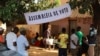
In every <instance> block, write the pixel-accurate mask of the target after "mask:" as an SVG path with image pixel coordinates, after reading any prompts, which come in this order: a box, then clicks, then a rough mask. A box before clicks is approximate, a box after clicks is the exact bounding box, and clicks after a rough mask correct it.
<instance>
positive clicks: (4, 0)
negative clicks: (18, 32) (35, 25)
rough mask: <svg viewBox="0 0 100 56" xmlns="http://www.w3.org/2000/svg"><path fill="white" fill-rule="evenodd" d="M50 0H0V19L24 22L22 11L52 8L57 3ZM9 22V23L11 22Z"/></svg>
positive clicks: (7, 21)
mask: <svg viewBox="0 0 100 56" xmlns="http://www.w3.org/2000/svg"><path fill="white" fill-rule="evenodd" d="M50 1H51V0H38V2H37V3H35V0H0V20H1V21H3V22H6V23H7V24H8V23H11V22H12V23H14V22H17V23H18V22H19V23H25V22H26V21H25V19H24V13H25V12H34V11H39V10H45V9H48V8H53V7H54V6H56V5H57V3H56V2H50ZM12 23H11V24H12Z"/></svg>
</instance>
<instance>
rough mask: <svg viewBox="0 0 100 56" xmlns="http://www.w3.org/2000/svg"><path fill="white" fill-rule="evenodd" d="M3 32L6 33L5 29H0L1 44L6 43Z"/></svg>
mask: <svg viewBox="0 0 100 56" xmlns="http://www.w3.org/2000/svg"><path fill="white" fill-rule="evenodd" d="M3 32H4V29H3V28H0V43H4V42H5V41H4V38H3Z"/></svg>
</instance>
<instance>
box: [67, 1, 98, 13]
mask: <svg viewBox="0 0 100 56" xmlns="http://www.w3.org/2000/svg"><path fill="white" fill-rule="evenodd" d="M96 1H100V0H70V2H69V3H70V5H71V8H72V9H76V8H77V9H78V11H79V13H82V14H84V13H86V12H88V13H90V14H91V15H93V13H94V12H93V4H94V3H95V2H96ZM98 3H99V2H98Z"/></svg>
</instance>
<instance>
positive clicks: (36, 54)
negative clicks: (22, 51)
mask: <svg viewBox="0 0 100 56" xmlns="http://www.w3.org/2000/svg"><path fill="white" fill-rule="evenodd" d="M28 52H29V56H58V50H53V49H51V50H48V49H44V48H39V47H31V48H30V49H29V51H28ZM68 56H71V55H68Z"/></svg>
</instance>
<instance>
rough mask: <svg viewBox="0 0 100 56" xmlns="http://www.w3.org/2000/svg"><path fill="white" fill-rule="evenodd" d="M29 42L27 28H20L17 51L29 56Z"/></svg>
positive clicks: (23, 55)
mask: <svg viewBox="0 0 100 56" xmlns="http://www.w3.org/2000/svg"><path fill="white" fill-rule="evenodd" d="M28 49H29V42H28V40H27V38H26V29H24V28H21V29H20V35H19V36H18V39H17V52H18V53H19V54H21V55H22V56H28V52H27V50H28Z"/></svg>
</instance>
